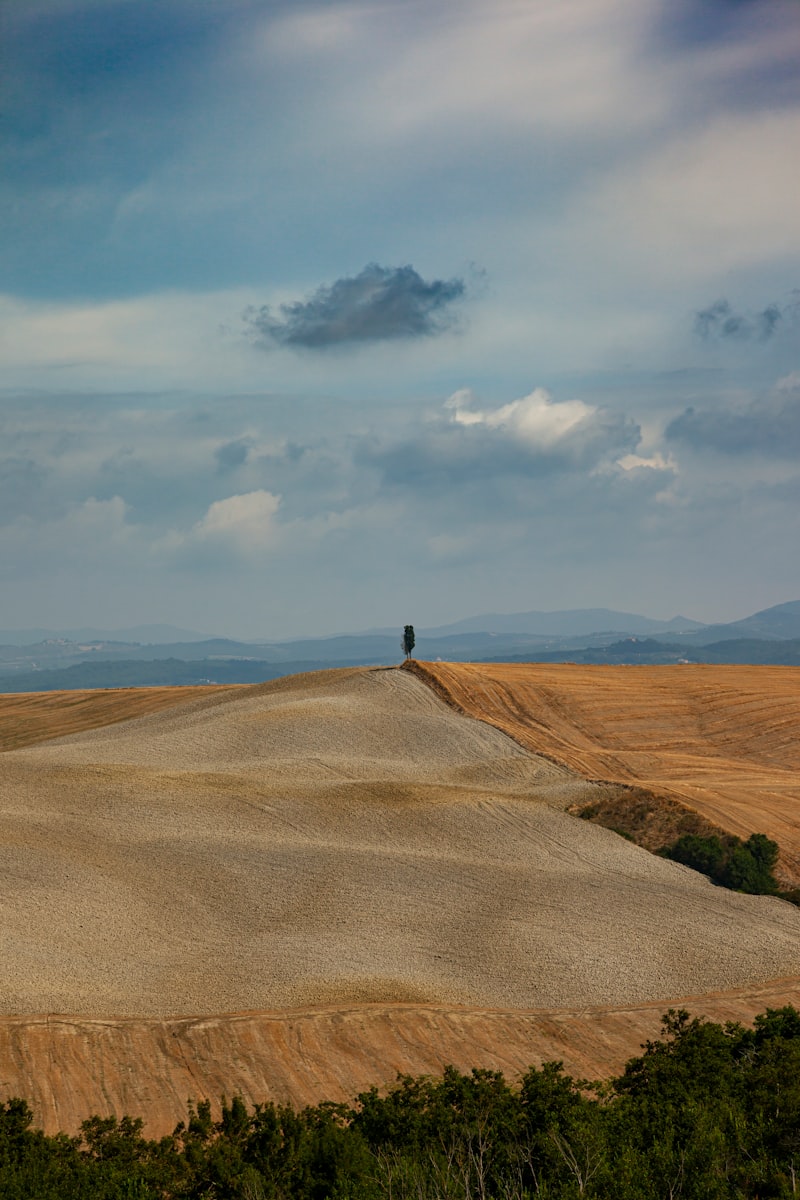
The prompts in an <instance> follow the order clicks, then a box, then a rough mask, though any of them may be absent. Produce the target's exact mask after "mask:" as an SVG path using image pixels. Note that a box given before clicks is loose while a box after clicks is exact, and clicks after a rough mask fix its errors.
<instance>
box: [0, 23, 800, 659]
mask: <svg viewBox="0 0 800 1200" xmlns="http://www.w3.org/2000/svg"><path fill="white" fill-rule="evenodd" d="M798 45H800V4H798V2H797V0H437V2H436V3H434V4H431V3H430V0H425V2H418V0H323V2H321V3H312V2H309V3H306V2H305V0H4V2H3V3H2V4H0V154H1V155H2V160H1V165H0V364H1V366H2V370H1V371H0V598H1V601H0V625H2V626H3V627H5V628H14V627H17V628H22V627H31V626H35V625H43V626H47V627H50V628H67V627H70V626H72V627H75V626H85V625H95V626H99V627H102V628H107V629H114V628H117V627H123V626H126V625H131V624H141V623H146V622H171V623H174V624H178V625H181V626H184V627H188V628H192V629H198V630H200V631H205V632H209V633H215V634H221V635H228V636H239V637H253V638H262V637H263V638H271V637H274V638H281V637H291V636H294V635H311V634H328V633H333V632H340V631H348V630H361V629H368V628H372V627H388V626H392V625H393V624H397V625H398V627H401V626H402V625H403V624H405V623H408V622H411V623H414V624H416V625H417V626H419V627H425V626H430V625H437V624H443V623H446V622H449V621H454V620H457V619H459V618H462V617H466V616H470V615H473V614H477V613H482V612H514V611H524V610H530V609H544V610H550V609H561V608H589V607H598V606H605V607H610V608H618V609H623V610H626V611H632V612H642V613H646V614H648V615H651V616H656V617H671V616H674V615H676V614H677V613H681V614H684V615H686V616H689V617H691V618H694V619H697V620H706V621H715V620H734V619H736V618H738V617H742V616H745V615H747V614H748V613H751V612H753V611H755V610H757V609H760V608H764V607H767V606H769V605H772V604H778V603H781V602H783V601H786V600H792V599H797V598H800V554H798V547H799V546H800V204H798V200H797V197H798V194H800V154H799V153H798V147H800V72H798V70H797V47H798Z"/></svg>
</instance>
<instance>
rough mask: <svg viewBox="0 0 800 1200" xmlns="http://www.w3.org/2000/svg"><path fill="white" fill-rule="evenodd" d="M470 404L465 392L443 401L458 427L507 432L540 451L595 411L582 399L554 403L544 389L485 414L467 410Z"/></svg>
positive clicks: (561, 438) (469, 397)
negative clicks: (479, 426) (475, 427)
mask: <svg viewBox="0 0 800 1200" xmlns="http://www.w3.org/2000/svg"><path fill="white" fill-rule="evenodd" d="M471 402H472V393H471V392H470V391H468V390H462V391H458V392H455V393H454V394H453V395H452V396H451V397H450V399H449V400H447V401H446V402H445V408H447V409H449V410H450V411H451V413H452V420H453V421H454V422H455V423H456V424H457V425H485V426H486V428H487V429H501V430H506V431H507V432H508V433H510V434H512V435H513V436H514V437H516V438H518V439H519V440H520V441H524V442H527V443H528V444H530V445H532V446H536V447H538V448H540V449H543V450H549V449H552V448H553V447H555V446H557V445H558V444H559V443H560V442H562V441H564V440H565V439H567V438H568V437H569V435H570V434H571V433H573V432H574V431H575V430H576V429H577V427H578V426H580V425H581V424H583V423H584V422H586V421H588V420H589V419H590V418H591V417H592V416H594V415H595V413H596V412H597V409H596V408H592V407H591V406H590V405H588V404H584V403H583V401H582V400H565V401H562V402H560V403H556V402H555V401H554V400H553V398H552V396H551V395H550V393H549V392H547V391H545V389H544V388H541V387H539V388H536V389H535V390H534V391H532V392H531V393H530V395H528V396H523V397H522V398H521V399H519V400H512V401H511V403H510V404H504V405H502V406H501V407H500V408H495V409H489V410H488V411H485V412H484V411H481V410H476V409H473V408H467V407H466V406H467V405H468V404H470V403H471Z"/></svg>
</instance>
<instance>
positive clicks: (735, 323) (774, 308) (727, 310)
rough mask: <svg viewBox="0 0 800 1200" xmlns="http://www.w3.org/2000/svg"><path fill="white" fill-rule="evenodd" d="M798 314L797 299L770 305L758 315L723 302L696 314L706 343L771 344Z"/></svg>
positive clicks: (696, 327) (697, 328)
mask: <svg viewBox="0 0 800 1200" xmlns="http://www.w3.org/2000/svg"><path fill="white" fill-rule="evenodd" d="M796 295H797V294H796V293H795V296H796ZM797 313H798V300H797V299H796V298H795V299H793V300H792V301H791V302H790V303H789V304H785V305H780V304H774V303H773V304H768V305H767V306H766V308H764V309H762V310H761V312H757V313H743V312H737V311H736V310H735V309H734V308H733V306H732V305H731V303H730V301H728V300H725V299H720V300H715V301H714V303H713V304H709V306H708V308H702V309H700V310H699V311H698V312H696V313H695V315H694V331H695V333H696V334H697V336H698V337H699V338H702V339H703V341H704V342H709V341H733V342H750V341H758V342H768V341H769V340H770V338H772V337H774V335H775V334H776V333H777V332H778V330H779V329H780V327H781V326H782V325H783V324H784V322H788V321H791V320H793V319H794V318H796V316H797Z"/></svg>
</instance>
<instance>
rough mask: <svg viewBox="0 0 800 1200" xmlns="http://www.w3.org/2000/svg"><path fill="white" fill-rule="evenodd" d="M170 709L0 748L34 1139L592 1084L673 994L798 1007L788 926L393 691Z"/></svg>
mask: <svg viewBox="0 0 800 1200" xmlns="http://www.w3.org/2000/svg"><path fill="white" fill-rule="evenodd" d="M170 690H171V689H170ZM157 691H161V692H163V691H164V689H153V690H152V692H153V693H155V692H157ZM180 693H181V694H180V696H179V697H178V701H182V702H176V703H175V704H174V705H171V706H163V707H161V708H160V710H159V711H150V712H149V713H146V714H145V715H140V716H137V717H135V718H134V719H129V720H125V721H122V722H120V723H117V724H113V725H105V726H104V727H102V728H96V729H84V730H83V731H82V732H79V733H74V734H71V735H70V736H65V737H59V738H55V739H51V740H49V741H42V742H39V743H38V744H35V745H28V746H25V747H22V748H18V749H14V750H9V751H8V752H6V753H5V754H2V755H0V784H1V785H2V786H0V860H1V864H0V865H1V866H2V872H3V881H4V882H3V889H2V892H1V893H0V947H1V948H2V961H3V970H2V972H0V1014H2V1018H0V1089H1V1090H2V1091H3V1092H4V1093H5V1094H6V1095H9V1094H14V1093H19V1092H21V1093H23V1094H26V1095H28V1096H30V1097H31V1098H32V1099H34V1100H35V1101H36V1103H37V1108H38V1110H39V1111H38V1114H37V1115H39V1116H40V1119H45V1120H46V1121H47V1122H48V1127H51V1128H52V1127H54V1126H55V1125H61V1126H62V1127H67V1128H72V1129H74V1128H75V1125H76V1124H77V1123H78V1121H79V1120H80V1119H82V1118H83V1117H85V1116H86V1115H88V1113H89V1112H91V1111H98V1110H99V1111H113V1112H116V1113H118V1114H119V1113H121V1112H122V1111H125V1110H127V1111H133V1112H136V1113H139V1112H141V1113H142V1114H145V1115H147V1114H149V1113H151V1110H152V1113H155V1114H156V1115H155V1116H151V1120H153V1121H155V1122H156V1123H157V1124H159V1123H160V1128H161V1129H163V1128H165V1127H166V1128H168V1127H169V1124H170V1123H171V1122H172V1120H173V1117H174V1119H178V1118H180V1117H181V1116H183V1115H184V1112H185V1109H184V1105H185V1100H186V1097H187V1096H194V1097H200V1096H203V1095H208V1096H210V1097H211V1098H213V1099H216V1098H217V1097H218V1095H219V1093H220V1092H222V1091H223V1090H224V1091H226V1092H227V1094H228V1095H230V1094H231V1092H232V1091H233V1090H234V1089H236V1088H239V1089H240V1090H241V1091H242V1093H243V1094H244V1095H245V1096H246V1097H248V1098H249V1099H253V1100H257V1099H263V1098H264V1097H265V1096H266V1095H271V1096H273V1097H274V1098H277V1099H291V1100H294V1101H295V1102H305V1101H307V1100H318V1099H322V1098H323V1097H326V1096H331V1097H336V1096H340V1097H342V1098H344V1097H345V1096H351V1095H352V1094H353V1093H354V1091H356V1090H358V1089H359V1088H361V1087H366V1086H368V1085H370V1084H371V1083H385V1082H389V1081H390V1080H391V1079H392V1078H393V1076H394V1074H395V1072H396V1071H397V1070H403V1071H410V1072H417V1071H424V1070H439V1069H441V1066H442V1065H444V1063H445V1062H447V1061H452V1062H455V1063H457V1064H458V1065H462V1066H464V1067H467V1066H471V1065H487V1066H492V1065H496V1066H500V1067H503V1068H504V1069H506V1070H508V1071H510V1072H512V1073H513V1071H514V1070H517V1069H523V1068H524V1067H525V1066H526V1065H527V1064H528V1063H530V1062H533V1061H536V1060H537V1058H551V1057H554V1056H556V1057H560V1058H565V1059H566V1060H567V1062H568V1065H570V1066H573V1064H574V1069H576V1070H578V1071H579V1072H580V1073H581V1074H584V1073H585V1074H591V1073H592V1072H594V1071H600V1072H603V1071H605V1070H608V1069H616V1067H617V1066H618V1065H621V1063H622V1061H624V1059H625V1058H626V1057H627V1056H628V1055H629V1054H631V1053H635V1052H636V1050H637V1048H638V1042H639V1040H641V1036H640V1035H641V1032H642V1030H645V1031H646V1032H645V1033H644V1036H645V1037H647V1036H654V1035H655V1034H656V1033H657V1030H658V1016H659V1014H660V1013H661V1012H662V1011H663V1009H664V1008H666V1007H667V1006H668V1004H669V1003H671V1002H674V1001H675V999H676V998H677V999H681V998H683V997H687V996H688V997H691V996H694V997H697V996H700V995H703V996H707V995H708V994H710V993H713V994H715V995H716V996H717V998H718V1002H719V1003H720V1004H723V1006H724V1005H727V1006H728V1009H727V1010H726V1011H728V1010H731V1011H736V1012H740V1013H742V1014H745V1015H752V1013H753V1012H755V1011H758V1009H759V1008H761V1007H764V1004H762V1003H761V1001H760V999H756V998H755V997H763V996H764V995H766V994H768V995H770V996H772V995H773V994H774V995H775V996H776V997H781V998H785V997H787V996H788V997H791V996H794V995H796V994H797V990H796V982H797V978H798V977H800V910H798V909H796V908H793V907H791V906H790V905H788V904H785V903H783V902H781V901H778V900H774V899H771V898H767V897H748V896H739V895H735V894H733V893H730V892H726V891H724V890H723V889H719V888H715V887H713V886H712V885H711V884H710V883H708V881H706V880H705V879H704V878H703V877H701V876H699V875H697V874H696V873H694V872H691V871H689V870H688V869H686V868H684V867H681V866H678V865H677V864H674V863H669V862H666V861H664V860H661V859H658V858H655V857H653V856H652V855H650V854H648V853H647V852H646V851H644V850H642V849H640V848H638V847H637V846H634V845H632V844H630V843H628V842H626V841H624V840H623V839H621V838H619V837H617V836H616V835H614V834H612V833H610V832H608V831H607V830H604V829H601V828H599V827H597V826H594V825H591V824H589V823H587V822H585V821H579V820H577V819H575V818H574V817H571V816H569V815H568V813H567V812H566V811H564V810H565V809H566V808H568V807H569V806H570V805H572V804H575V803H578V804H580V803H583V802H586V803H589V802H590V801H591V799H592V797H593V796H594V795H596V794H598V787H597V785H595V784H593V783H591V782H589V781H587V780H586V779H583V778H581V776H580V775H577V774H575V773H574V771H573V770H570V769H568V768H567V767H566V766H563V765H560V764H558V763H555V762H553V761H550V760H549V759H547V758H545V757H542V756H539V755H536V754H532V753H530V752H529V751H528V750H526V749H525V748H523V747H522V746H520V745H519V744H518V743H517V742H516V741H515V740H513V739H512V738H510V737H508V736H507V735H506V734H505V733H504V732H502V731H500V730H498V729H496V728H492V727H491V726H490V725H489V724H486V723H484V722H482V721H474V720H471V719H469V718H467V717H465V716H463V715H461V714H460V713H458V712H456V711H454V709H453V708H452V707H451V706H449V705H448V704H446V703H445V702H444V701H443V700H441V699H440V698H439V697H438V696H437V695H436V694H435V693H434V692H433V691H432V690H431V688H430V687H429V686H427V684H426V683H424V682H422V681H421V680H420V679H418V678H415V677H414V675H412V674H411V673H409V672H406V671H400V670H396V669H374V668H373V669H369V668H363V669H351V670H340V671H326V672H318V673H314V674H311V675H305V676H293V677H290V678H287V679H281V680H276V681H274V682H271V683H267V684H262V685H257V686H255V687H241V688H231V689H220V688H216V689H208V690H207V691H206V690H205V689H204V690H203V692H202V693H198V692H197V691H194V692H193V693H192V694H189V693H188V691H187V689H180ZM15 699H17V698H15ZM48 699H49V697H48ZM154 702H155V703H156V704H157V703H158V699H157V698H155V697H154ZM141 703H147V701H146V700H143V701H142V702H141ZM34 708H35V706H34ZM101 709H102V705H98V707H97V708H96V709H95V710H94V711H95V715H98V714H100V713H101ZM87 712H88V710H87ZM105 716H106V717H107V716H108V711H106V712H105ZM52 720H53V722H54V724H53V725H51V728H59V726H58V724H57V718H56V717H55V715H53V716H52ZM88 720H89V717H88V716H87V715H85V721H86V723H88ZM775 981H779V982H777V983H776V982H775ZM733 993H735V995H733ZM723 994H724V995H723ZM729 994H730V995H729ZM720 997H722V998H721V999H720ZM736 997H738V999H737V998H736ZM769 1002H770V1001H769V1000H767V1001H766V1003H769ZM780 1002H785V999H781V1001H780ZM713 1003H716V1001H713V998H712V999H709V1000H708V1003H707V1004H705V1007H704V1008H703V1009H699V1008H698V1007H697V1006H695V1010H696V1011H709V1012H711V1013H712V1015H713V1012H714V1011H715V1010H714V1009H713ZM708 1005H712V1007H711V1008H709V1007H708ZM737 1005H738V1008H737ZM731 1006H732V1008H731ZM612 1009H614V1010H621V1012H622V1015H619V1013H618V1014H617V1015H616V1016H615V1015H614V1014H613V1013H612V1012H610V1010H612ZM542 1010H544V1011H542ZM555 1010H566V1011H562V1012H561V1014H560V1015H559V1014H558V1013H556V1012H555ZM634 1012H635V1013H639V1012H641V1014H643V1015H641V1016H631V1015H630V1014H631V1013H634ZM226 1014H227V1015H226ZM231 1014H233V1015H231ZM236 1014H238V1015H236ZM598 1014H599V1015H598ZM626 1014H627V1015H626ZM626 1029H627V1031H628V1032H627V1033H625V1030H626ZM566 1046H571V1049H570V1050H569V1054H567V1053H566V1052H565V1047H566ZM580 1063H584V1064H585V1065H584V1066H580V1065H579V1064H580ZM592 1063H594V1066H592ZM609 1064H612V1066H611V1067H609ZM159 1094H161V1095H162V1099H161V1100H160V1101H159V1100H158V1095H159ZM151 1101H152V1105H151ZM159 1105H160V1107H159ZM176 1114H177V1115H176Z"/></svg>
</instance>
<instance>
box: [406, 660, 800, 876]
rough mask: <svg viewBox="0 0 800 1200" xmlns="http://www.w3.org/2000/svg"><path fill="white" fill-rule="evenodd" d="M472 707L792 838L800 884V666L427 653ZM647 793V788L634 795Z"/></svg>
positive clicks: (617, 774) (572, 759)
mask: <svg viewBox="0 0 800 1200" xmlns="http://www.w3.org/2000/svg"><path fill="white" fill-rule="evenodd" d="M414 669H415V670H416V671H418V673H419V674H420V677H421V678H423V679H425V680H427V681H429V682H430V684H431V686H432V687H434V688H435V689H436V690H437V692H438V694H439V695H441V696H442V697H444V698H445V699H447V700H448V701H449V702H450V703H452V704H453V705H454V707H455V708H456V709H457V710H458V711H461V712H464V713H467V714H468V715H470V716H473V717H477V718H479V719H480V720H482V721H486V722H488V723H489V724H490V725H493V726H494V727H495V728H497V729H502V730H503V731H504V732H506V733H508V734H510V736H511V737H513V738H514V739H515V741H517V742H518V743H519V744H520V745H522V746H526V747H528V748H529V749H530V750H532V751H534V752H535V753H538V754H544V755H547V756H548V757H549V758H551V759H553V760H554V761H556V762H559V763H563V764H564V765H565V766H567V767H569V768H570V769H571V770H573V771H576V772H578V773H579V774H581V775H583V776H584V777H585V778H590V779H602V780H611V781H615V782H621V783H625V784H634V785H637V786H638V787H640V788H643V789H646V790H648V791H651V792H653V793H655V794H656V795H661V796H666V797H668V798H672V799H673V800H677V801H678V802H680V804H682V805H684V806H686V807H688V808H690V809H692V810H694V811H695V812H697V813H699V814H700V816H701V817H702V818H704V819H705V820H707V821H709V822H710V823H711V824H712V825H715V826H717V827H718V828H720V829H723V830H726V831H728V832H730V833H735V834H737V835H739V836H740V837H745V838H746V837H748V836H749V835H750V834H751V833H765V834H767V835H768V836H769V837H771V838H773V839H774V840H775V841H776V842H777V843H778V845H779V846H780V850H781V856H780V862H779V875H780V876H781V878H782V880H783V882H785V883H786V884H789V885H792V886H795V887H796V886H798V885H799V884H800V773H799V772H798V768H800V669H798V668H797V667H765V666H708V665H685V666H664V667H654V666H643V667H627V666H624V667H623V666H576V665H572V664H558V665H551V664H537V663H424V664H415V668H414ZM635 799H636V795H635V793H634V794H633V796H632V800H635Z"/></svg>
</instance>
